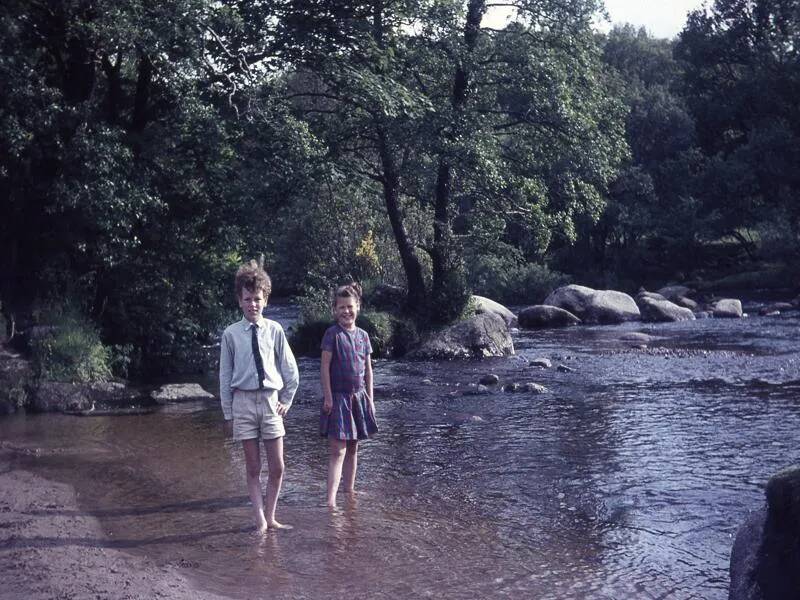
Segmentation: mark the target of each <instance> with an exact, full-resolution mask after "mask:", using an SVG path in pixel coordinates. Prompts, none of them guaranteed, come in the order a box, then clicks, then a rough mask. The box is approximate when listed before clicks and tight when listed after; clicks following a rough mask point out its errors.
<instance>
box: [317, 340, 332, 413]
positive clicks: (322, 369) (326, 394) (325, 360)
mask: <svg viewBox="0 0 800 600" xmlns="http://www.w3.org/2000/svg"><path fill="white" fill-rule="evenodd" d="M332 358H333V352H330V351H328V350H323V351H322V360H320V363H319V379H320V383H321V384H322V410H323V411H324V412H325V414H326V415H328V414H330V412H331V409H333V394H332V393H331V359H332Z"/></svg>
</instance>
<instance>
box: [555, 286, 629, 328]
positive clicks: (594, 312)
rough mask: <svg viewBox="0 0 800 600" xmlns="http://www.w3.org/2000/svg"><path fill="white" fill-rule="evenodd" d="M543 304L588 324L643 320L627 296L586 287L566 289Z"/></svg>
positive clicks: (559, 289)
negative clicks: (561, 310) (568, 313)
mask: <svg viewBox="0 0 800 600" xmlns="http://www.w3.org/2000/svg"><path fill="white" fill-rule="evenodd" d="M543 304H546V305H549V306H557V307H558V308H563V309H564V310H567V311H569V312H571V313H572V314H573V315H575V316H576V317H578V318H579V319H581V320H582V321H583V322H584V323H603V324H609V323H623V322H625V321H636V320H638V319H639V318H640V317H641V314H640V312H639V307H638V306H636V302H634V300H633V298H631V297H630V296H629V295H628V294H625V293H623V292H617V291H613V290H594V289H592V288H588V287H585V286H582V285H574V284H573V285H566V286H563V287H560V288H558V289H557V290H555V291H554V292H553V293H552V294H550V295H549V296H548V297H547V298H546V299H545V301H544V302H543Z"/></svg>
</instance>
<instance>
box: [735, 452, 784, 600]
mask: <svg viewBox="0 0 800 600" xmlns="http://www.w3.org/2000/svg"><path fill="white" fill-rule="evenodd" d="M798 538H800V466H797V465H795V466H793V467H791V468H789V469H786V470H784V471H781V472H780V473H778V474H776V475H774V476H773V477H772V478H770V480H769V481H768V482H767V486H766V503H765V505H763V506H761V507H760V508H759V509H758V510H756V511H755V512H754V513H752V514H751V515H750V516H749V517H748V518H747V519H746V520H745V522H744V524H743V525H742V526H741V527H740V528H739V531H738V532H737V533H736V538H735V540H734V543H733V550H732V551H731V560H730V587H729V593H728V599H729V600H783V599H788V598H797V597H798V590H800V546H798V544H797V540H798Z"/></svg>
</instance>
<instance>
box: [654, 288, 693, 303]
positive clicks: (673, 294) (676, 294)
mask: <svg viewBox="0 0 800 600" xmlns="http://www.w3.org/2000/svg"><path fill="white" fill-rule="evenodd" d="M657 291H658V293H659V294H660V295H661V296H663V297H664V298H666V299H667V300H669V301H670V302H677V300H678V299H679V298H688V297H689V296H691V295H692V294H694V290H693V289H692V288H689V287H686V286H685V285H667V286H664V287H662V288H661V289H659V290H657Z"/></svg>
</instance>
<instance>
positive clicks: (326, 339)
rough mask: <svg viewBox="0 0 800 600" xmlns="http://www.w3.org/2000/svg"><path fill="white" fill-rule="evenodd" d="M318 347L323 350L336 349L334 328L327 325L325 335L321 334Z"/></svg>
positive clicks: (330, 350)
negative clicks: (320, 341)
mask: <svg viewBox="0 0 800 600" xmlns="http://www.w3.org/2000/svg"><path fill="white" fill-rule="evenodd" d="M319 347H320V349H321V350H323V351H325V352H334V351H335V349H336V329H335V328H333V327H328V329H327V330H326V331H325V335H323V336H322V343H321V344H320V345H319Z"/></svg>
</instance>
